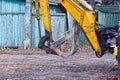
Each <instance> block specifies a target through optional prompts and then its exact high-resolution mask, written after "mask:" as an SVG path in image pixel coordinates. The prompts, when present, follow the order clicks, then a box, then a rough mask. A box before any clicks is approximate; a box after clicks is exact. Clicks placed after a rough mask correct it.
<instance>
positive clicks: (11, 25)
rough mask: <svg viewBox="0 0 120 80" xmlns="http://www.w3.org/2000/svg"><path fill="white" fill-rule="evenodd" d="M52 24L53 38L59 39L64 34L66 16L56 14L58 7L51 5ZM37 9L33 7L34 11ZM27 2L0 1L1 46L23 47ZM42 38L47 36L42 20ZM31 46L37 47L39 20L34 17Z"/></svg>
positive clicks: (20, 0) (19, 0) (23, 0)
mask: <svg viewBox="0 0 120 80" xmlns="http://www.w3.org/2000/svg"><path fill="white" fill-rule="evenodd" d="M50 9H51V11H50V12H51V14H52V15H51V23H52V30H53V38H54V39H57V38H58V37H60V35H62V34H63V33H64V27H65V14H55V13H56V12H57V11H58V10H57V6H56V5H51V6H50ZM34 10H35V8H34V7H33V11H34ZM24 15H25V0H0V46H19V47H22V46H23V41H24V32H25V23H24V22H25V21H24ZM40 23H41V24H40V25H41V28H42V31H41V33H42V36H43V35H44V34H45V32H44V25H43V22H42V19H41V20H40ZM31 33H32V34H31V38H32V39H31V44H32V46H33V47H37V44H38V38H39V37H38V25H37V20H36V19H35V18H34V16H33V17H32V32H31Z"/></svg>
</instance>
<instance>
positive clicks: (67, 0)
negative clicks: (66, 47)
mask: <svg viewBox="0 0 120 80" xmlns="http://www.w3.org/2000/svg"><path fill="white" fill-rule="evenodd" d="M59 3H60V4H62V6H63V7H64V8H65V9H66V11H68V12H69V13H70V14H71V15H72V16H73V18H74V19H75V20H76V22H77V23H78V24H79V26H80V28H81V29H82V30H83V32H84V34H85V35H86V37H87V39H88V41H89V43H90V44H91V46H92V48H93V50H94V51H95V54H96V56H97V57H99V58H100V57H102V56H103V55H104V54H105V53H106V52H108V51H109V52H110V53H112V54H114V55H115V56H116V60H117V61H118V63H119V64H120V51H119V50H120V48H119V47H120V22H118V24H117V25H116V26H115V27H105V26H103V25H100V24H99V22H97V21H96V13H95V11H94V9H93V8H92V7H91V5H89V4H88V3H87V2H86V1H84V0H59ZM35 7H36V18H37V19H38V23H39V20H40V11H39V7H40V9H41V12H42V19H43V23H44V28H45V32H46V34H45V36H43V37H41V38H40V41H39V44H38V47H39V48H40V49H44V50H45V51H46V52H47V53H52V54H58V55H61V56H63V57H68V56H70V55H72V54H73V53H75V52H76V35H77V34H76V28H75V27H73V28H72V29H70V30H68V31H67V32H65V34H64V35H63V36H62V37H60V38H59V39H57V40H56V41H53V39H52V27H51V21H50V20H51V19H50V10H49V1H48V0H35ZM39 25H40V23H39ZM70 38H72V46H71V49H70V51H68V52H66V53H65V52H62V51H60V50H59V49H58V48H57V47H58V46H60V45H62V44H63V43H64V42H65V41H67V40H70ZM113 38H114V39H115V43H114V44H113V43H111V40H112V39H113ZM46 42H47V43H46Z"/></svg>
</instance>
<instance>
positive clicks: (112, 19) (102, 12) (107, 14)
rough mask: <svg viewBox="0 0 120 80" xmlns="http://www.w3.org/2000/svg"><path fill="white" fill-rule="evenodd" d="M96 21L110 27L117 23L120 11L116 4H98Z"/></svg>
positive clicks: (119, 19)
mask: <svg viewBox="0 0 120 80" xmlns="http://www.w3.org/2000/svg"><path fill="white" fill-rule="evenodd" d="M97 9H98V22H99V23H100V24H102V25H104V26H107V27H110V26H115V25H117V23H118V21H120V11H119V7H118V6H99V7H98V8H97Z"/></svg>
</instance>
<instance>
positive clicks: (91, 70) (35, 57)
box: [0, 46, 120, 80]
mask: <svg viewBox="0 0 120 80" xmlns="http://www.w3.org/2000/svg"><path fill="white" fill-rule="evenodd" d="M0 53H1V54H0V80H120V66H114V65H113V64H114V62H115V57H114V56H113V55H111V54H106V55H104V56H103V57H102V58H97V57H96V56H95V53H94V51H93V50H92V49H91V48H90V47H89V46H85V47H79V50H78V51H77V53H76V54H74V55H73V56H70V57H68V58H63V57H60V56H57V55H52V54H46V53H45V52H44V51H42V50H39V49H35V50H34V49H32V50H30V51H23V50H9V49H7V50H0Z"/></svg>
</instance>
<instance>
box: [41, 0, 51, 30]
mask: <svg viewBox="0 0 120 80" xmlns="http://www.w3.org/2000/svg"><path fill="white" fill-rule="evenodd" d="M39 1H40V8H41V12H42V19H43V23H44V27H45V30H46V31H48V32H51V21H50V20H51V19H50V10H49V2H48V0H39Z"/></svg>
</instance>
